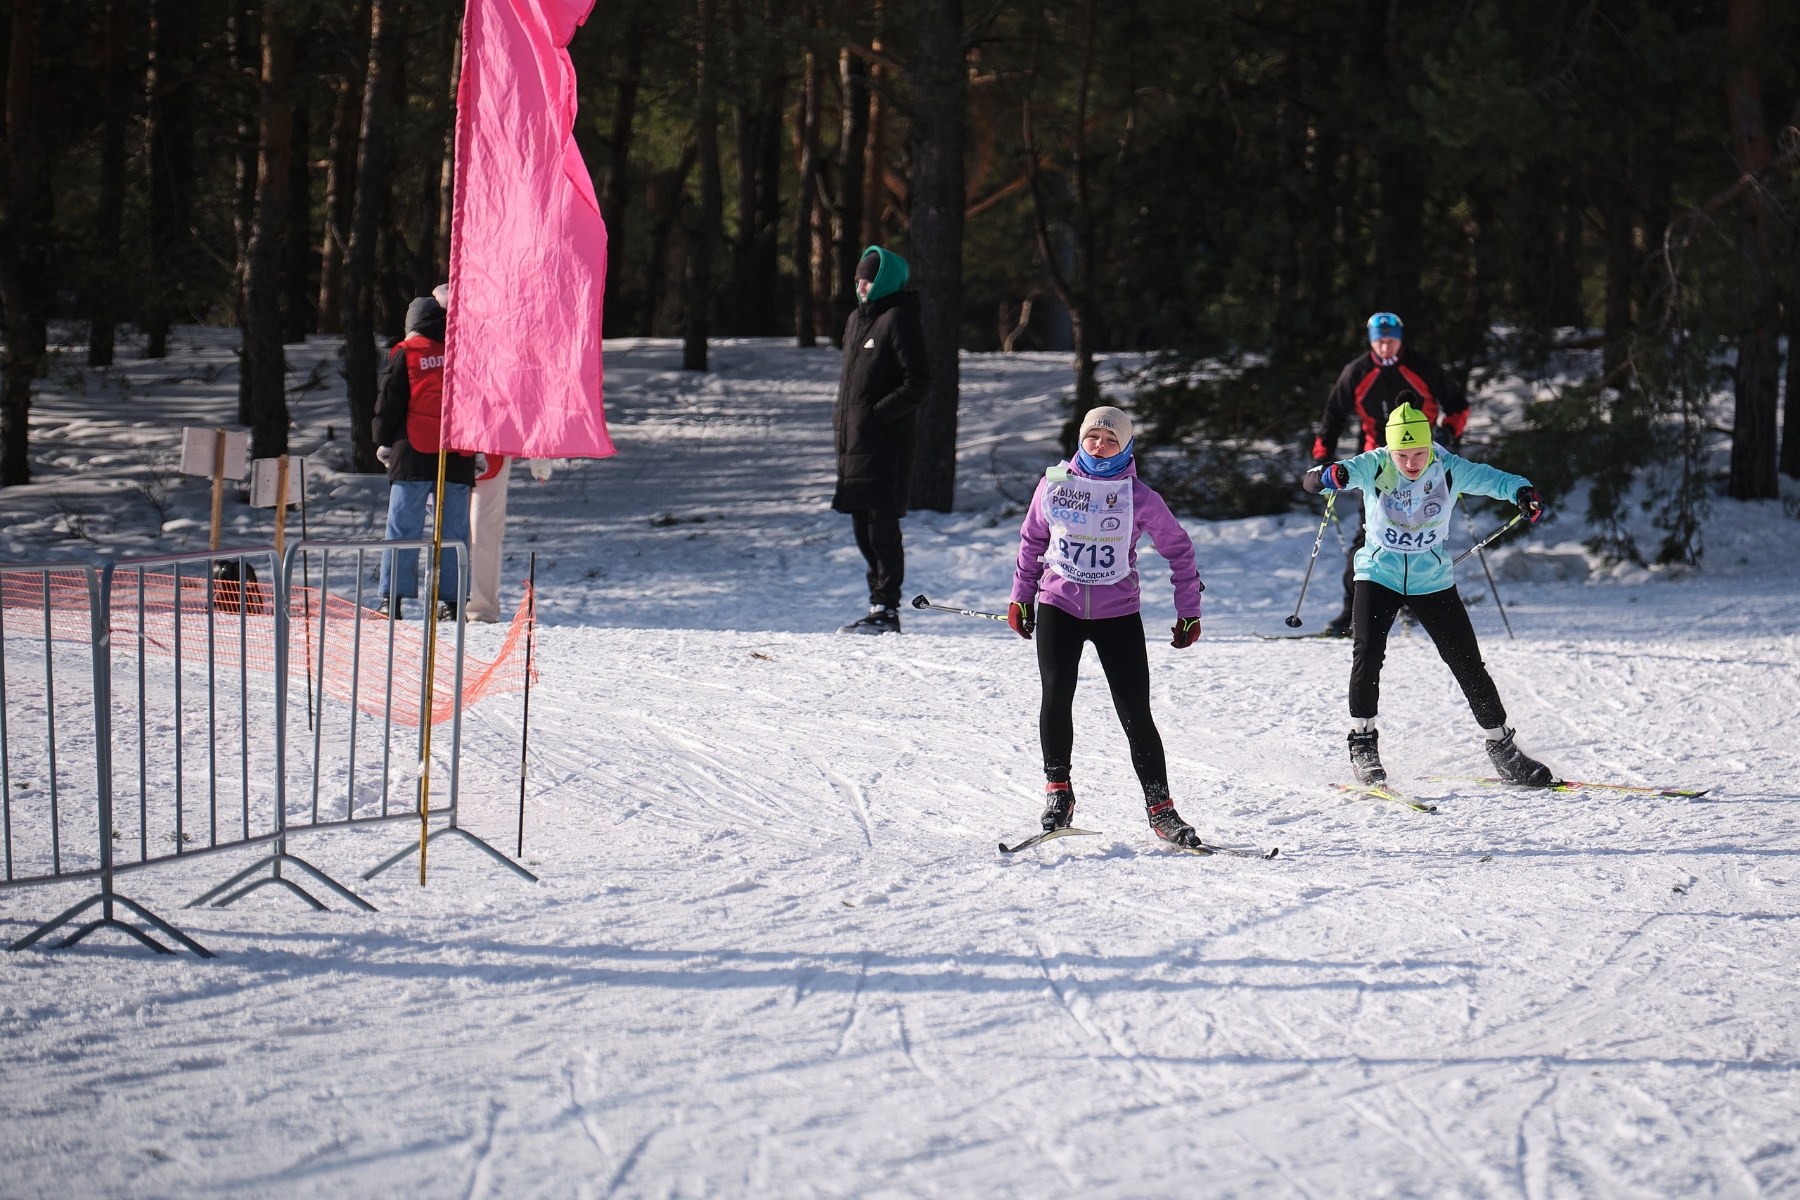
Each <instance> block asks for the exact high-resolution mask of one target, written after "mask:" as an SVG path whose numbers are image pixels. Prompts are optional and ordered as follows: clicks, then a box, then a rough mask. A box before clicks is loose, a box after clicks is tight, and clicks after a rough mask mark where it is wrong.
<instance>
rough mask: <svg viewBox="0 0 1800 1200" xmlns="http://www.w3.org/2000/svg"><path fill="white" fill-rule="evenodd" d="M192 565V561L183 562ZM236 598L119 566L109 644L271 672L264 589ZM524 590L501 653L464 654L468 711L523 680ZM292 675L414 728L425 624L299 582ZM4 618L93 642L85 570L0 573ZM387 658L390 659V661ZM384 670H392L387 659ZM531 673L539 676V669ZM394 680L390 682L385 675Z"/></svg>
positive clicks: (442, 652) (450, 701) (434, 710)
mask: <svg viewBox="0 0 1800 1200" xmlns="http://www.w3.org/2000/svg"><path fill="white" fill-rule="evenodd" d="M186 565H187V566H188V567H192V565H193V564H191V563H190V564H186ZM244 599H245V601H247V603H243V604H240V603H239V589H238V584H237V583H236V581H234V580H219V581H213V580H209V579H208V578H207V577H206V576H205V575H204V574H199V573H191V572H183V573H182V574H181V575H180V576H179V588H177V575H176V572H175V570H174V569H173V568H169V567H163V568H156V569H147V570H145V571H143V572H142V573H141V574H140V573H139V572H137V571H119V572H117V573H115V574H114V576H113V594H112V608H111V614H110V622H109V624H110V627H111V635H112V646H113V649H114V650H115V651H117V652H119V653H125V654H131V653H135V652H138V651H139V650H140V648H141V651H142V652H143V653H144V654H146V655H156V656H159V657H164V658H170V659H175V660H178V661H179V662H181V663H183V664H184V665H188V666H206V665H208V664H210V665H211V666H212V667H213V668H214V669H215V670H228V671H235V670H237V669H238V668H239V667H240V666H241V667H244V668H247V669H249V670H252V671H257V672H261V673H266V674H269V675H273V674H274V672H275V622H274V621H273V620H272V619H271V618H270V606H271V601H272V589H271V588H270V587H269V586H268V585H267V584H264V583H258V582H254V581H253V582H251V583H250V584H249V586H248V587H247V588H246V589H245V594H244ZM533 601H534V597H533V595H532V590H531V588H530V587H529V586H527V587H526V589H525V595H524V597H523V598H522V599H521V601H520V603H519V609H518V611H517V612H516V613H514V614H513V619H512V624H511V626H510V627H509V628H508V629H507V631H506V639H505V640H504V641H503V642H502V643H501V646H500V652H499V654H497V655H496V656H495V657H494V658H493V660H492V661H488V662H483V661H482V660H480V659H478V658H475V657H473V656H468V655H465V656H464V659H463V686H462V702H463V705H464V707H467V706H468V705H471V704H474V703H475V702H476V701H478V700H481V699H482V698H483V697H486V696H489V695H494V694H497V693H502V692H516V691H519V690H521V689H523V688H524V686H525V670H526V667H525V660H524V655H523V654H522V653H521V650H522V649H523V647H524V644H525V632H526V628H527V626H528V625H529V624H530V622H531V617H532V606H533ZM289 604H290V612H289V616H290V624H289V629H290V635H289V643H290V646H289V653H288V676H289V678H291V679H293V680H295V681H296V682H300V681H304V680H306V679H308V678H309V677H310V678H311V680H312V683H313V686H314V687H315V688H317V689H318V691H319V693H320V694H321V695H325V696H332V697H335V698H336V699H338V700H341V701H343V702H345V703H353V704H355V705H356V707H357V708H359V709H361V710H362V711H363V712H365V713H368V714H370V715H371V716H389V717H391V719H392V720H394V721H396V722H399V723H401V724H409V723H416V722H417V721H418V719H419V709H420V702H421V700H422V699H423V696H422V693H423V688H424V683H423V681H424V661H425V624H424V622H421V621H389V620H387V618H385V617H383V616H381V615H380V614H378V613H376V612H374V611H373V610H371V609H366V608H364V609H359V608H358V607H357V605H356V603H355V602H354V601H352V600H349V599H347V598H345V597H343V596H339V595H336V594H334V593H329V592H321V591H320V590H319V589H317V588H295V589H294V590H293V592H292V593H291V594H290V596H289ZM0 622H3V627H4V631H5V633H6V634H7V635H9V636H18V637H26V638H42V637H44V636H45V632H46V629H47V630H48V633H49V636H50V637H51V638H53V639H55V640H57V641H67V642H81V643H91V642H92V640H93V632H92V629H93V626H92V616H91V608H90V604H89V598H88V583H87V575H86V573H85V572H83V571H80V570H73V571H61V570H26V571H9V570H6V569H5V568H0ZM390 653H391V659H390ZM434 657H435V659H436V664H435V671H434V673H433V684H432V702H431V721H432V724H434V725H437V724H441V723H443V722H444V721H447V720H449V719H450V717H451V716H452V715H453V714H454V712H455V707H456V696H455V686H456V634H455V626H454V624H453V623H450V624H442V625H440V626H439V628H438V637H437V644H436V653H435V656H434ZM390 661H391V664H392V669H391V670H390V669H389V664H390ZM532 673H533V675H534V676H535V675H536V670H535V667H534V669H533V672H532ZM390 680H391V681H392V686H391V687H390V683H389V681H390Z"/></svg>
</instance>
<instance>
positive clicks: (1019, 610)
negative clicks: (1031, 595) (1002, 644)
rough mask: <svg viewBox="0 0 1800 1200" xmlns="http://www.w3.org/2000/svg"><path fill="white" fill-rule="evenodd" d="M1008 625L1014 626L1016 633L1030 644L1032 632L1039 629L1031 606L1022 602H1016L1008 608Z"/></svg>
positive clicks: (1013, 629)
mask: <svg viewBox="0 0 1800 1200" xmlns="http://www.w3.org/2000/svg"><path fill="white" fill-rule="evenodd" d="M1006 623H1007V624H1008V625H1011V626H1012V631H1013V632H1014V633H1016V634H1018V635H1019V636H1020V637H1022V638H1024V639H1025V640H1026V641H1028V642H1029V641H1030V640H1031V632H1032V630H1034V629H1036V628H1037V616H1036V614H1035V613H1033V612H1032V608H1031V605H1029V604H1026V603H1025V602H1024V601H1022V600H1014V601H1013V602H1012V603H1011V604H1009V605H1007V606H1006Z"/></svg>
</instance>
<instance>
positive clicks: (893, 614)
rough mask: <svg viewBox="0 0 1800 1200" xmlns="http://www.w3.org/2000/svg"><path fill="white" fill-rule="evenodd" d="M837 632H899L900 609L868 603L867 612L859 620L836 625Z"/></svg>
mask: <svg viewBox="0 0 1800 1200" xmlns="http://www.w3.org/2000/svg"><path fill="white" fill-rule="evenodd" d="M838 632H839V633H899V632H900V610H899V609H897V608H887V607H883V606H882V605H880V604H871V605H869V614H868V616H866V617H863V618H862V619H861V620H859V621H852V622H850V624H848V625H842V626H839V627H838Z"/></svg>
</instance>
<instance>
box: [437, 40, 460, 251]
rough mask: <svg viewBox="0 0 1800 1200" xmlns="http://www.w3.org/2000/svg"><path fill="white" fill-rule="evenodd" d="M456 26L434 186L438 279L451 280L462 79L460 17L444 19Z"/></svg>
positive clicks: (445, 92) (451, 44) (452, 42)
mask: <svg viewBox="0 0 1800 1200" xmlns="http://www.w3.org/2000/svg"><path fill="white" fill-rule="evenodd" d="M446 19H447V20H452V21H454V23H455V27H456V33H455V36H454V37H452V38H451V39H450V57H449V67H448V70H447V73H446V77H445V84H446V86H445V91H444V114H445V117H444V157H443V161H442V162H441V163H440V164H439V167H438V184H437V256H436V261H435V265H436V267H437V279H438V280H439V282H442V283H448V282H449V281H450V226H451V222H452V221H453V220H454V218H455V215H456V208H455V203H456V89H457V85H458V84H459V83H460V82H461V80H462V31H463V19H462V18H461V17H453V18H446Z"/></svg>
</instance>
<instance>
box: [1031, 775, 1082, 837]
mask: <svg viewBox="0 0 1800 1200" xmlns="http://www.w3.org/2000/svg"><path fill="white" fill-rule="evenodd" d="M1074 820H1075V789H1074V788H1072V787H1070V786H1069V784H1068V782H1067V781H1066V780H1065V781H1064V782H1062V783H1054V782H1053V783H1046V784H1045V785H1044V816H1043V819H1042V820H1041V821H1040V822H1039V824H1041V825H1042V826H1043V827H1044V832H1045V833H1049V832H1051V831H1052V830H1056V829H1067V828H1068V827H1069V825H1070V824H1071V823H1072V822H1073V821H1074Z"/></svg>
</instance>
